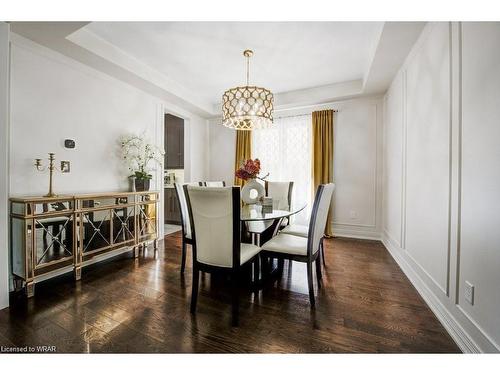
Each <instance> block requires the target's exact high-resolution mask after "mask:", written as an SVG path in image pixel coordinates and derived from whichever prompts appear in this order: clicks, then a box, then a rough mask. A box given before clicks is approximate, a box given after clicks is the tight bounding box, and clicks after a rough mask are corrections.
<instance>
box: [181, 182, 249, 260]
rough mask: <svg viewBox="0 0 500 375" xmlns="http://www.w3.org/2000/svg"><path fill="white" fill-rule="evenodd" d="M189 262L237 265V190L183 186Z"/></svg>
mask: <svg viewBox="0 0 500 375" xmlns="http://www.w3.org/2000/svg"><path fill="white" fill-rule="evenodd" d="M184 189H185V191H186V198H187V206H188V211H189V214H190V215H189V217H190V220H191V235H192V240H193V245H194V246H193V258H194V260H195V261H196V262H198V263H202V264H205V265H210V266H216V267H227V268H230V267H233V266H239V264H240V210H241V207H240V188H239V187H210V188H206V187H199V186H185V187H184Z"/></svg>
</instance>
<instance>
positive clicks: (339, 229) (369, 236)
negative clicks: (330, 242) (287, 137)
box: [333, 225, 381, 241]
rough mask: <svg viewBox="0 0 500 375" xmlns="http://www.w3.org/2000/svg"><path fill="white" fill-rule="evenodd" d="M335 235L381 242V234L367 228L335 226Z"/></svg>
mask: <svg viewBox="0 0 500 375" xmlns="http://www.w3.org/2000/svg"><path fill="white" fill-rule="evenodd" d="M333 234H334V236H336V237H347V238H357V239H360V240H375V241H380V240H381V236H380V233H378V232H376V231H375V230H372V229H371V228H365V227H354V226H353V227H350V228H347V227H346V226H337V225H334V226H333Z"/></svg>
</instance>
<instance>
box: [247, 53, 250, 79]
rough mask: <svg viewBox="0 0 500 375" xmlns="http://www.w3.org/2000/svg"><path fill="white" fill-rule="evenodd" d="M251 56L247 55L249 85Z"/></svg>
mask: <svg viewBox="0 0 500 375" xmlns="http://www.w3.org/2000/svg"><path fill="white" fill-rule="evenodd" d="M249 78H250V56H247V86H249V84H248V83H249V82H250V79H249Z"/></svg>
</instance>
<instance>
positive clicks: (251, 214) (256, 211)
mask: <svg viewBox="0 0 500 375" xmlns="http://www.w3.org/2000/svg"><path fill="white" fill-rule="evenodd" d="M304 208H306V204H296V205H292V207H291V208H290V210H278V209H274V208H273V209H272V210H271V208H269V210H262V206H261V205H260V204H249V205H245V206H243V207H241V221H263V220H276V219H282V218H284V217H288V216H291V215H295V214H296V213H298V212H300V211H302V210H303V209H304Z"/></svg>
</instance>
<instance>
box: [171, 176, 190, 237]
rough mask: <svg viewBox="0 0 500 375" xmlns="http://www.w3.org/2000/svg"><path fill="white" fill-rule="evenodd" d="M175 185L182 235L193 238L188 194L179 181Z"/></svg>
mask: <svg viewBox="0 0 500 375" xmlns="http://www.w3.org/2000/svg"><path fill="white" fill-rule="evenodd" d="M174 186H175V193H176V194H177V200H178V201H179V208H180V213H181V224H182V236H183V237H188V238H191V223H190V222H189V221H190V220H189V212H188V208H187V202H186V196H185V195H184V189H183V187H182V185H181V184H179V183H177V182H176V183H175V184H174Z"/></svg>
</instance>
